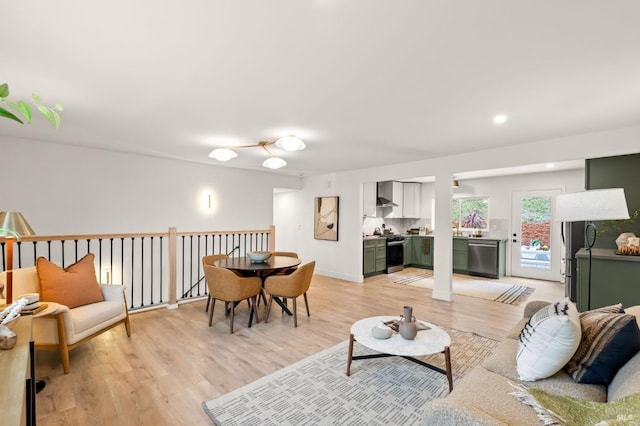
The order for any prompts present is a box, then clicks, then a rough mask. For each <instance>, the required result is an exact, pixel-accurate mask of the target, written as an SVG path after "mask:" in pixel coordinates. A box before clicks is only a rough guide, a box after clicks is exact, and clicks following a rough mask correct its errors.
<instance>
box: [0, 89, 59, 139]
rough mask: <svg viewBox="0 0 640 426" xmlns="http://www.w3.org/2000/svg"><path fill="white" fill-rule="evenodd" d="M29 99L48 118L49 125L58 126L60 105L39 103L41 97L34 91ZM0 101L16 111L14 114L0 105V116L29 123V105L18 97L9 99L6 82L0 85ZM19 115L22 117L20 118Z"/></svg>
mask: <svg viewBox="0 0 640 426" xmlns="http://www.w3.org/2000/svg"><path fill="white" fill-rule="evenodd" d="M31 99H32V101H31V103H32V104H33V106H35V108H36V109H37V110H38V111H39V112H40V113H41V114H42V115H44V116H45V117H46V118H47V119H48V120H49V122H50V123H51V125H52V126H54V127H55V128H56V129H57V128H59V127H60V115H59V114H58V111H62V110H63V109H64V108H63V107H62V105H60V104H55V105H54V106H53V107H48V106H45V105H43V104H42V103H41V102H42V98H41V97H40V96H38V95H36V94H35V93H34V94H32V95H31ZM0 102H2V103H3V104H5V105H7V106H8V107H9V108H11V109H12V110H13V111H15V112H16V113H15V114H14V113H13V112H11V111H10V110H8V109H6V108H3V107H1V106H0V117H4V118H8V119H10V120H14V121H17V122H18V123H20V124H24V123H25V122H26V123H31V118H32V117H33V114H32V112H31V105H29V104H28V103H27V102H25V101H23V100H20V99H17V100H11V99H9V85H8V84H7V83H3V84H1V85H0ZM16 114H17V115H16ZM20 117H22V119H21V118H20Z"/></svg>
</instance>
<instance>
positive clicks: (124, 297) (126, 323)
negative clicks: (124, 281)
mask: <svg viewBox="0 0 640 426" xmlns="http://www.w3.org/2000/svg"><path fill="white" fill-rule="evenodd" d="M122 298H123V300H124V311H125V313H126V314H127V319H126V320H125V322H124V328H126V329H127V337H131V323H130V322H129V309H128V308H127V296H126V295H125V294H124V292H123V293H122Z"/></svg>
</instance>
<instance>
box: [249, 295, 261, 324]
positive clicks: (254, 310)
mask: <svg viewBox="0 0 640 426" xmlns="http://www.w3.org/2000/svg"><path fill="white" fill-rule="evenodd" d="M251 300H252V301H253V303H252V305H253V314H254V315H255V316H256V324H258V323H259V322H260V318H259V317H258V301H259V300H260V298H259V297H258V296H253V297H252V298H251Z"/></svg>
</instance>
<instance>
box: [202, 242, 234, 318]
mask: <svg viewBox="0 0 640 426" xmlns="http://www.w3.org/2000/svg"><path fill="white" fill-rule="evenodd" d="M228 257H229V256H227V255H226V254H210V255H207V256H203V257H202V266H203V267H204V266H205V265H209V266H216V265H215V264H214V263H215V262H217V261H218V260H220V259H227V258H228ZM210 303H211V293H209V295H208V296H207V306H206V307H205V308H204V311H205V312H209V304H210Z"/></svg>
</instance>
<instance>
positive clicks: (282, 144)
mask: <svg viewBox="0 0 640 426" xmlns="http://www.w3.org/2000/svg"><path fill="white" fill-rule="evenodd" d="M272 145H275V146H276V147H278V148H280V149H282V150H284V151H289V152H292V151H300V150H302V149H305V147H306V145H305V144H304V142H302V141H301V140H300V139H299V138H297V137H296V136H294V135H290V136H285V137H282V138H280V139H278V140H275V141H270V142H265V141H261V142H258V143H256V144H252V145H240V146H231V147H223V148H216V149H214V150H213V151H211V152H210V153H209V157H211V158H213V159H216V160H218V161H229V160H231V159H232V158H236V157H237V156H238V154H236V153H235V151H233V150H232V149H231V148H234V149H241V148H255V147H258V148H262V149H264V150H265V151H266V152H267V154H269V158H267V159H266V160H265V161H264V162H263V163H262V166H263V167H266V168H268V169H279V168H281V167H284V166H286V165H287V162H286V161H284V160H283V159H282V158H280V157H276V156H274V155H273V154H272V153H271V151H269V149H268V147H269V146H272Z"/></svg>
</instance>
